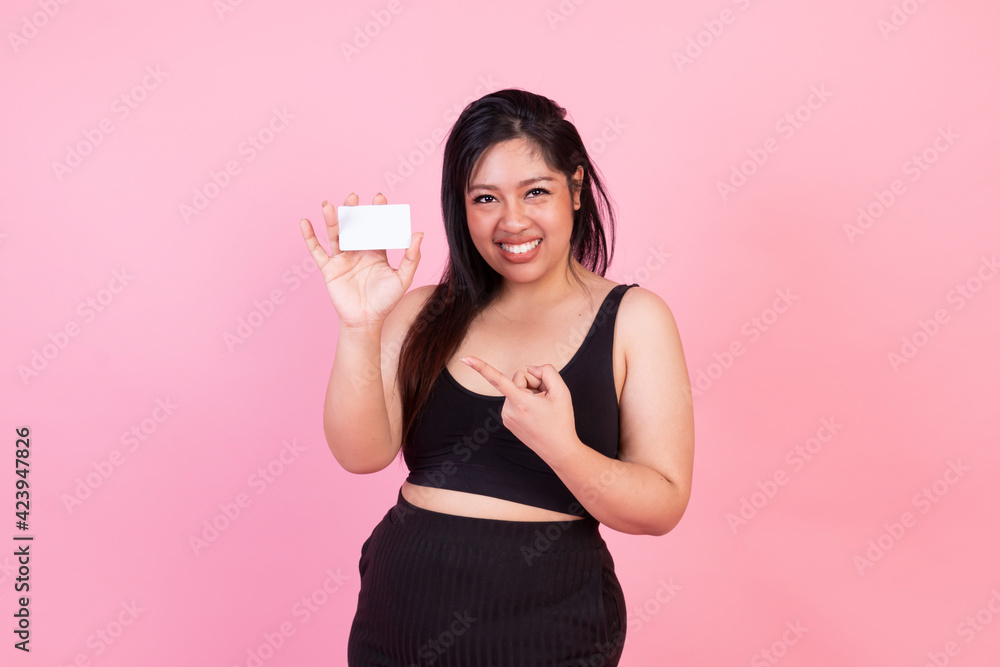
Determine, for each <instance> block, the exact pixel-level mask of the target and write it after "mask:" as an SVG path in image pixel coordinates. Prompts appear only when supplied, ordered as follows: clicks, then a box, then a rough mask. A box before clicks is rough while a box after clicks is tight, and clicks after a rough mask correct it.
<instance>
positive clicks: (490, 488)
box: [403, 283, 637, 518]
mask: <svg viewBox="0 0 1000 667" xmlns="http://www.w3.org/2000/svg"><path fill="white" fill-rule="evenodd" d="M634 284H637V283H634ZM632 286H633V285H616V286H615V287H614V288H612V289H611V291H610V292H609V293H608V295H607V297H606V298H605V299H604V302H603V303H602V304H601V307H600V308H599V309H598V311H597V315H596V316H595V318H594V321H593V323H592V324H591V326H590V330H589V331H588V332H587V334H586V336H585V337H584V340H583V343H582V344H581V345H580V347H579V348H578V349H577V351H576V353H575V354H574V355H573V358H572V359H570V360H569V362H568V363H567V364H566V365H565V366H564V367H563V368H562V370H560V371H559V374H560V375H561V376H562V378H563V381H564V382H565V383H566V386H567V387H569V390H570V393H571V394H572V397H573V399H572V400H573V415H574V418H575V420H576V433H577V435H578V436H579V438H580V440H581V441H582V442H583V443H584V444H585V445H587V446H589V447H592V448H593V449H595V450H597V451H598V452H600V453H602V454H604V455H605V456H608V457H610V458H616V457H617V456H618V395H617V392H616V390H615V377H614V360H613V358H612V350H613V345H614V331H615V320H616V317H617V314H618V304H619V303H620V302H621V298H622V296H623V295H624V294H625V291H626V290H627V289H629V288H630V287H632ZM504 400H505V398H504V397H503V396H488V395H486V394H478V393H476V392H473V391H470V390H469V389H467V388H466V387H464V386H462V385H460V384H459V383H458V382H457V381H456V380H455V378H454V377H452V375H451V373H450V372H448V369H447V368H444V369H442V371H441V373H440V374H439V375H438V377H437V380H436V381H435V384H434V386H433V388H432V389H431V394H430V397H429V399H428V402H427V404H426V406H425V408H424V411H423V413H422V415H421V416H420V417H419V418H418V419H417V421H416V422H415V423H414V426H413V430H412V433H411V438H410V440H409V441H408V444H407V448H406V449H408V450H409V451H407V452H404V455H403V459H404V460H405V461H406V466H407V468H409V470H410V474H409V476H408V477H407V478H406V481H407V482H409V483H411V484H416V485H418V486H430V487H435V488H442V489H451V490H454V491H465V492H467V493H476V494H480V495H484V496H492V497H494V498H502V499H504V500H511V501H513V502H517V503H523V504H525V505H532V506H534V507H541V508H544V509H548V510H553V511H555V512H563V513H566V514H572V515H575V516H581V517H585V518H593V517H591V515H590V513H589V512H587V510H586V509H584V507H583V506H582V505H581V504H580V503H579V502H578V501H577V499H576V498H575V497H574V496H573V494H572V493H570V490H569V489H568V488H567V487H566V485H565V484H564V483H563V481H562V480H561V479H559V476H558V475H556V474H555V472H553V470H552V468H550V467H549V465H548V464H547V463H545V461H544V460H542V458H541V457H540V456H538V454H536V453H535V452H534V451H533V450H532V449H531V448H529V447H528V446H527V445H525V444H524V443H523V442H521V441H520V440H518V439H517V438H516V437H514V434H513V433H511V432H510V430H509V429H507V427H505V426H504V425H503V420H502V418H501V417H500V409H501V408H502V407H503V402H504Z"/></svg>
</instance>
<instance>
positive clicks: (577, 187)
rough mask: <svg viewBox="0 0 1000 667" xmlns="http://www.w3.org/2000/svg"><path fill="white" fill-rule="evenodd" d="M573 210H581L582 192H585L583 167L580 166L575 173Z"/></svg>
mask: <svg viewBox="0 0 1000 667" xmlns="http://www.w3.org/2000/svg"><path fill="white" fill-rule="evenodd" d="M572 182H573V187H572V190H573V210H575V211H579V210H580V192H581V191H582V190H583V165H582V164H581V165H578V166H577V168H576V172H574V173H573V178H572Z"/></svg>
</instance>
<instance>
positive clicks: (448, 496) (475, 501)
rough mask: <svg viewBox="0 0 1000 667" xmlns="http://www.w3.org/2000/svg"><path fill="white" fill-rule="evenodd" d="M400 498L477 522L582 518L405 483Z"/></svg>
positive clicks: (431, 509)
mask: <svg viewBox="0 0 1000 667" xmlns="http://www.w3.org/2000/svg"><path fill="white" fill-rule="evenodd" d="M402 493H403V497H404V498H406V500H407V501H408V502H409V503H411V504H413V505H416V506H417V507H420V508H423V509H425V510H430V511H432V512H441V513H443V514H457V515H458V516H468V517H476V518H479V519H502V520H504V521H565V520H567V519H569V520H573V521H579V520H580V519H581V517H578V516H573V515H572V514H564V513H562V512H554V511H552V510H547V509H543V508H541V507H532V506H531V505H524V504H521V503H515V502H512V501H510V500H503V499H501V498H493V497H492V496H482V495H479V494H478V493H465V492H464V491H452V490H451V489H436V488H433V487H429V486H417V485H416V484H410V483H409V482H406V481H404V482H403V487H402Z"/></svg>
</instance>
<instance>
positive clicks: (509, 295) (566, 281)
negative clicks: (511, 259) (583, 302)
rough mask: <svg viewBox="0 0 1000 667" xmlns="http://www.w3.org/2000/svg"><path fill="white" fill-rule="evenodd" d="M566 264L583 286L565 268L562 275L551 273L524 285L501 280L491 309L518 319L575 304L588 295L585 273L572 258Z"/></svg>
mask: <svg viewBox="0 0 1000 667" xmlns="http://www.w3.org/2000/svg"><path fill="white" fill-rule="evenodd" d="M570 261H571V262H572V263H573V268H574V270H575V271H576V275H577V276H578V277H579V278H580V280H582V281H584V285H582V286H581V285H580V282H578V280H577V277H575V276H574V275H573V273H571V272H570V268H569V266H567V267H566V269H565V270H564V271H558V272H553V273H551V274H548V275H546V276H543V277H542V278H539V279H538V280H534V281H531V282H527V283H517V282H514V281H511V280H508V279H506V278H505V279H504V281H503V284H502V285H501V287H500V293H499V294H498V296H497V298H496V300H495V301H494V305H498V304H499V305H500V308H501V310H503V312H504V313H510V314H513V316H514V317H515V318H517V319H521V318H528V317H534V316H536V315H539V314H545V313H551V312H552V311H553V310H554V309H558V308H560V306H562V307H565V304H566V303H567V302H573V303H575V302H576V301H578V300H579V298H580V296H581V295H587V294H589V292H588V290H587V289H586V273H587V272H586V270H585V269H584V268H583V266H582V265H581V264H580V263H579V262H578V261H577V259H576V258H575V257H571V258H570Z"/></svg>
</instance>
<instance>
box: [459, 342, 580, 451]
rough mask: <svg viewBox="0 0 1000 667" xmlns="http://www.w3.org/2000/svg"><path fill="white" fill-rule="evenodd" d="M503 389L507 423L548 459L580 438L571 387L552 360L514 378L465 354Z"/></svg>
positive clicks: (515, 432) (519, 373)
mask: <svg viewBox="0 0 1000 667" xmlns="http://www.w3.org/2000/svg"><path fill="white" fill-rule="evenodd" d="M462 361H464V362H465V364H466V365H467V366H470V367H471V368H472V369H473V370H475V371H477V372H478V373H479V374H480V375H482V376H483V377H484V378H486V380H487V381H488V382H489V383H490V384H491V385H493V386H494V387H496V388H497V390H498V391H499V392H500V393H502V394H503V395H504V397H505V399H506V400H504V402H503V408H502V409H501V410H500V416H501V417H502V418H503V425H504V426H506V427H507V429H508V430H509V431H510V432H511V433H513V434H514V436H515V437H516V438H517V439H518V440H520V441H521V442H523V443H524V444H525V445H527V446H528V447H530V448H531V449H532V450H533V451H534V452H535V453H536V454H538V455H539V456H540V457H541V458H542V459H543V460H544V461H546V462H549V461H551V460H552V459H553V458H559V457H560V456H562V455H563V454H565V453H567V452H568V450H569V449H570V448H571V447H572V444H573V441H574V440H576V439H577V434H576V420H575V417H574V415H573V399H572V396H571V394H570V391H569V387H567V386H566V383H565V382H564V381H563V379H562V376H561V375H559V371H558V370H556V368H555V366H553V365H552V364H544V365H542V366H528V367H527V371H517V372H516V373H514V377H513V379H512V380H508V379H507V378H506V377H505V376H504V375H503V373H501V372H500V371H498V370H497V369H495V368H493V367H492V366H490V365H489V364H488V363H486V362H485V361H483V360H482V359H479V358H478V357H469V356H467V357H462Z"/></svg>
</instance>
